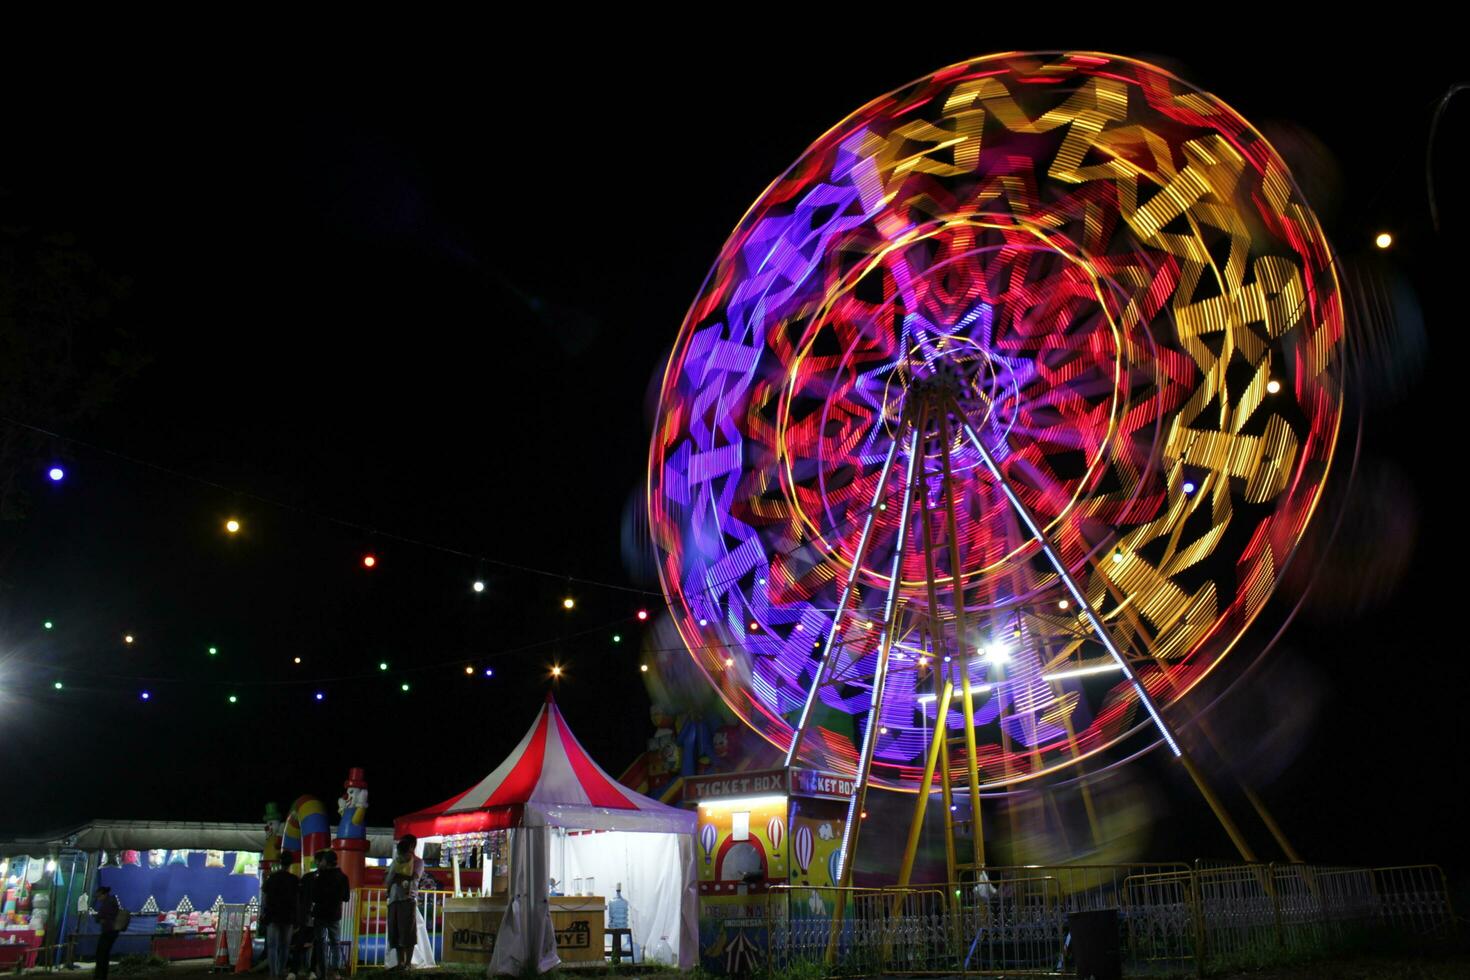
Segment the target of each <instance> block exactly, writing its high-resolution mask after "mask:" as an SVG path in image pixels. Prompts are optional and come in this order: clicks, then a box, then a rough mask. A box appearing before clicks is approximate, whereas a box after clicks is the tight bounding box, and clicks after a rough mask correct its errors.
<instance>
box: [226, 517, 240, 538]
mask: <svg viewBox="0 0 1470 980" xmlns="http://www.w3.org/2000/svg"><path fill="white" fill-rule="evenodd" d="M225 530H226V531H229V532H230V533H231V534H235V533H237V532H239V530H240V522H239V521H237V520H235V519H234V518H233V517H232V518H230V519H229V520H227V521H225Z"/></svg>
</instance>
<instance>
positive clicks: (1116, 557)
mask: <svg viewBox="0 0 1470 980" xmlns="http://www.w3.org/2000/svg"><path fill="white" fill-rule="evenodd" d="M1122 562H1123V549H1122V548H1114V549H1113V564H1114V565H1119V564H1122Z"/></svg>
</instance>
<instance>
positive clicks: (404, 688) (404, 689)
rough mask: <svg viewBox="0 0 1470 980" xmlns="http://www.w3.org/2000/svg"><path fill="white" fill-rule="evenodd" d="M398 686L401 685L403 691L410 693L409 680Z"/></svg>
mask: <svg viewBox="0 0 1470 980" xmlns="http://www.w3.org/2000/svg"><path fill="white" fill-rule="evenodd" d="M398 686H399V688H400V689H402V691H403V693H404V694H407V693H408V683H407V682H404V683H402V684H400V685H398Z"/></svg>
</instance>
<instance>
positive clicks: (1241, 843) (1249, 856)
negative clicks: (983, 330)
mask: <svg viewBox="0 0 1470 980" xmlns="http://www.w3.org/2000/svg"><path fill="white" fill-rule="evenodd" d="M950 410H951V411H953V412H954V413H955V417H956V418H957V419H958V420H959V422H960V426H961V428H963V429H964V432H965V435H966V436H967V437H968V438H969V440H970V444H971V445H972V446H974V447H975V450H976V451H977V452H978V453H979V454H980V459H981V461H982V462H983V463H984V464H985V468H986V469H987V470H989V471H990V475H991V477H992V478H993V479H994V480H995V481H996V484H997V486H999V487H1000V489H1001V492H1002V493H1004V494H1005V498H1006V500H1007V501H1008V502H1009V503H1010V505H1011V508H1012V509H1013V510H1015V512H1016V516H1018V517H1019V518H1020V519H1021V523H1023V524H1025V525H1026V528H1027V530H1029V531H1030V532H1031V535H1032V536H1033V537H1034V538H1035V539H1036V542H1037V544H1039V545H1040V546H1041V552H1042V554H1043V555H1045V556H1046V559H1047V561H1049V562H1050V563H1051V566H1052V568H1053V569H1055V570H1056V573H1057V576H1058V577H1059V578H1060V579H1061V580H1062V584H1064V585H1065V586H1066V587H1067V591H1068V592H1069V593H1071V595H1072V598H1073V599H1074V600H1075V601H1076V603H1077V606H1078V608H1080V609H1081V610H1082V615H1083V616H1084V617H1085V618H1086V619H1087V621H1088V623H1089V624H1091V626H1092V628H1093V631H1094V632H1095V633H1096V634H1097V638H1098V641H1099V642H1101V643H1102V645H1103V647H1104V648H1105V649H1106V650H1107V651H1108V654H1109V656H1111V657H1112V658H1113V660H1114V662H1116V663H1117V665H1118V667H1119V668H1120V669H1121V670H1122V671H1123V676H1124V677H1126V678H1127V679H1128V681H1129V683H1130V684H1131V685H1132V686H1133V690H1134V692H1135V693H1136V694H1137V696H1138V699H1139V702H1140V703H1141V704H1142V705H1143V706H1144V709H1145V710H1146V711H1147V712H1148V715H1149V717H1150V718H1152V719H1153V722H1154V725H1155V727H1157V728H1158V730H1159V734H1160V735H1162V736H1163V738H1164V744H1166V745H1167V746H1168V747H1169V749H1170V751H1172V752H1173V753H1174V757H1175V758H1177V759H1178V760H1179V762H1180V764H1181V765H1182V766H1183V767H1184V771H1185V772H1186V773H1188V774H1189V778H1190V779H1191V780H1193V781H1194V785H1195V788H1196V789H1198V790H1199V792H1200V795H1201V796H1203V797H1204V798H1205V802H1206V803H1207V804H1209V807H1210V809H1211V811H1213V812H1214V814H1215V819H1216V820H1219V821H1220V826H1221V827H1223V828H1224V829H1225V833H1226V835H1228V836H1229V838H1230V841H1231V843H1233V844H1234V845H1235V849H1236V850H1237V851H1239V852H1240V856H1241V857H1242V858H1243V859H1244V860H1245V861H1246V862H1247V863H1249V864H1255V863H1257V860H1258V859H1257V857H1256V854H1255V851H1254V850H1252V848H1251V846H1250V843H1249V842H1248V841H1247V840H1246V839H1245V836H1244V835H1243V834H1242V833H1241V832H1240V828H1239V827H1238V826H1237V825H1236V823H1235V820H1234V819H1233V818H1232V817H1231V816H1230V813H1229V811H1227V810H1226V809H1225V804H1224V803H1223V802H1222V801H1221V800H1220V797H1219V796H1218V795H1217V794H1216V793H1215V790H1214V787H1212V786H1211V785H1210V782H1209V780H1208V779H1206V778H1205V774H1204V773H1203V772H1201V771H1200V769H1199V767H1198V766H1196V765H1195V763H1194V760H1193V759H1191V758H1190V757H1189V754H1188V753H1187V752H1185V751H1184V748H1183V746H1181V745H1180V744H1179V739H1178V737H1177V736H1176V735H1175V734H1174V730H1173V729H1172V727H1171V726H1170V725H1169V723H1168V722H1167V721H1166V720H1165V719H1164V716H1163V714H1162V713H1161V712H1160V711H1159V708H1158V706H1157V705H1156V704H1154V700H1153V698H1152V697H1150V696H1149V693H1148V690H1147V689H1146V688H1145V687H1144V686H1143V682H1142V681H1140V680H1139V679H1138V675H1137V674H1135V673H1134V672H1133V668H1132V667H1131V666H1129V664H1128V661H1127V658H1125V657H1124V656H1123V654H1122V653H1121V652H1120V651H1119V650H1118V647H1117V645H1116V644H1115V643H1114V642H1113V637H1112V634H1110V633H1109V632H1108V629H1107V627H1106V626H1104V625H1103V621H1102V617H1100V616H1098V614H1097V610H1096V609H1094V608H1093V606H1092V603H1090V602H1088V601H1087V594H1086V593H1085V592H1083V591H1082V589H1081V588H1080V587H1079V586H1078V585H1077V582H1076V580H1075V579H1073V578H1072V574H1071V573H1070V572H1069V571H1067V566H1066V563H1065V562H1063V561H1062V560H1061V556H1060V555H1058V554H1057V552H1056V549H1055V547H1053V545H1052V543H1051V541H1050V540H1048V539H1047V537H1046V532H1045V531H1043V530H1042V529H1041V526H1040V525H1039V524H1037V523H1036V518H1035V517H1033V516H1032V514H1031V511H1030V509H1029V508H1028V507H1027V506H1026V505H1025V504H1024V503H1022V501H1021V498H1020V497H1018V496H1016V492H1015V490H1013V489H1012V488H1011V484H1010V481H1009V480H1007V479H1006V476H1005V474H1004V473H1003V472H1002V471H1001V468H1000V467H999V466H998V465H997V464H996V462H995V457H993V456H991V454H990V451H989V450H988V449H986V448H985V444H984V443H983V442H982V441H981V440H980V437H979V436H977V435H976V434H975V430H974V429H973V428H971V427H970V424H969V422H967V421H966V420H965V416H964V413H963V412H962V411H961V409H960V407H959V405H958V404H952V405H951V406H950ZM976 802H977V803H978V800H977V801H976Z"/></svg>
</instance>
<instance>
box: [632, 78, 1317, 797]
mask: <svg viewBox="0 0 1470 980" xmlns="http://www.w3.org/2000/svg"><path fill="white" fill-rule="evenodd" d="M1342 331H1343V314H1342V303H1341V297H1340V295H1339V289H1338V283H1337V279H1336V274H1335V270H1334V266H1333V262H1332V259H1331V254H1330V250H1329V247H1328V244H1327V242H1326V239H1325V237H1324V235H1323V233H1322V231H1321V229H1320V227H1319V225H1318V223H1317V220H1316V218H1315V217H1314V215H1313V214H1312V212H1311V210H1310V208H1309V207H1308V205H1307V203H1306V202H1305V200H1304V198H1303V196H1302V195H1301V193H1300V191H1299V190H1298V189H1297V187H1296V185H1295V184H1294V183H1293V181H1292V178H1291V176H1290V174H1289V173H1288V171H1287V168H1286V166H1285V164H1284V163H1283V162H1282V161H1281V159H1280V157H1279V156H1278V155H1277V154H1276V153H1275V151H1274V150H1273V149H1272V148H1271V147H1270V146H1269V144H1268V143H1267V142H1266V141H1265V139H1263V138H1262V137H1261V136H1260V134H1259V133H1257V132H1256V131H1255V130H1254V129H1253V128H1252V127H1251V126H1250V125H1249V124H1248V123H1247V122H1246V121H1245V120H1244V119H1242V118H1241V117H1240V116H1239V115H1237V114H1236V113H1235V112H1234V111H1233V110H1231V109H1230V108H1229V107H1228V106H1226V105H1225V104H1223V103H1222V102H1221V101H1219V100H1218V99H1216V98H1215V97H1213V96H1211V95H1208V94H1206V93H1204V92H1201V91H1199V90H1197V89H1194V88H1192V87H1190V86H1189V85H1187V84H1186V83H1184V82H1182V81H1180V80H1179V79H1178V78H1175V77H1173V76H1172V75H1170V74H1168V73H1166V72H1164V71H1162V70H1161V69H1158V68H1156V67H1153V66H1150V65H1147V64H1144V63H1141V62H1138V61H1133V60H1129V59H1125V58H1120V57H1115V56H1111V55H1098V54H1078V53H1070V54H1025V55H1021V54H1009V55H1001V56H994V57H986V58H980V59H977V60H974V61H970V62H966V63H963V64H959V65H955V66H952V67H950V68H946V69H944V70H943V71H939V72H936V73H935V74H933V75H930V76H928V77H926V78H924V79H921V80H919V81H917V82H914V83H912V84H910V85H907V86H904V87H903V88H901V89H899V90H898V91H896V92H893V93H891V94H889V95H887V96H885V97H883V98H880V99H878V100H876V101H874V102H872V103H870V104H868V105H867V106H865V107H863V108H862V109H860V110H858V111H857V112H855V113H853V114H852V115H851V116H849V117H848V118H847V119H845V120H843V121H842V122H841V123H839V124H838V125H837V126H835V127H833V128H832V129H831V130H830V131H828V132H827V133H826V134H825V135H824V136H822V137H821V138H820V139H819V140H818V141H817V142H816V143H815V144H813V145H812V146H811V147H810V148H809V149H808V150H807V151H806V153H804V154H803V155H802V157H801V158H800V159H799V160H798V161H797V162H796V163H795V164H794V165H792V167H791V168H790V169H788V170H787V171H786V173H784V174H783V175H782V176H780V177H779V178H778V179H777V180H776V181H775V182H773V183H772V184H771V185H770V187H768V188H767V189H766V191H765V192H764V193H763V194H762V195H761V197H760V198H759V199H758V200H757V201H756V203H755V204H754V205H753V206H752V207H751V209H750V210H749V212H748V213H747V214H746V215H745V217H744V218H743V219H742V220H741V222H740V224H739V225H738V226H737V228H736V229H735V231H734V232H733V234H732V235H731V236H730V239H729V240H728V242H727V243H726V244H725V246H724V248H723V249H722V250H721V251H720V254H719V256H718V258H717V259H716V261H715V264H714V267H713V268H712V269H711V271H710V273H709V276H708V278H707V279H706V281H705V284H704V286H703V288H702V289H701V291H700V293H699V295H698V297H697V299H696V300H695V302H694V304H693V305H692V307H691V308H690V310H689V313H688V315H687V317H686V319H685V321H684V323H683V326H682V329H681V330H680V333H679V336H678V339H677V342H676V344H675V346H674V352H673V355H672V358H671V360H670V362H669V365H668V368H667V370H666V373H665V376H664V379H663V384H662V388H661V400H660V407H659V414H658V419H657V423H656V427H655V433H654V436H653V442H652V448H651V459H650V466H649V482H648V506H649V514H650V526H651V530H652V534H653V538H654V543H655V546H656V549H657V554H658V558H659V566H660V573H661V575H662V579H663V584H664V589H665V592H666V594H667V596H668V599H669V604H670V608H671V610H672V613H673V616H674V621H675V623H676V625H677V627H678V629H679V632H680V635H681V637H682V639H683V641H684V643H685V645H686V646H687V647H688V649H689V652H690V654H691V655H692V656H693V658H694V660H695V661H696V663H698V665H699V666H700V668H701V669H702V670H703V672H704V673H705V675H706V676H707V677H708V680H709V682H710V684H712V685H713V686H714V687H715V689H717V690H718V691H719V693H720V695H721V696H722V697H723V699H724V700H725V701H726V703H728V705H729V706H730V707H731V709H732V710H733V711H734V712H735V713H736V714H737V715H738V716H739V717H740V718H742V719H743V720H744V721H745V722H746V723H747V724H749V725H750V726H751V727H752V728H754V729H755V730H756V731H757V732H759V733H760V734H761V735H762V736H763V737H764V738H765V739H767V740H768V741H769V742H771V743H772V744H773V745H775V746H776V747H777V748H779V749H780V750H781V751H782V752H784V753H785V757H786V761H787V764H788V765H791V764H797V763H809V764H817V765H821V766H824V767H827V768H833V769H837V770H840V771H844V772H848V773H852V774H854V775H855V776H857V777H858V778H857V784H858V785H859V786H860V787H866V786H867V785H875V786H881V787H886V788H893V789H904V790H914V789H918V788H920V787H926V788H927V787H929V786H931V785H932V780H933V779H934V778H935V774H936V770H937V771H938V775H939V777H940V778H941V779H945V780H949V779H953V780H955V781H956V782H957V783H958V784H960V785H966V786H967V787H968V789H969V791H970V793H971V798H972V799H978V798H979V794H980V793H981V792H984V791H986V790H987V789H989V790H994V789H996V788H1000V787H1008V786H1017V785H1021V784H1025V783H1027V782H1028V781H1032V780H1037V779H1040V778H1041V777H1044V776H1047V775H1049V774H1053V773H1058V772H1061V771H1063V770H1067V769H1069V768H1072V767H1077V768H1081V769H1086V768H1088V767H1094V768H1095V767H1097V766H1101V765H1104V764H1107V762H1108V758H1109V753H1110V750H1112V749H1114V748H1115V747H1117V746H1119V745H1121V744H1122V743H1124V742H1125V740H1129V739H1148V738H1153V739H1157V740H1159V741H1161V742H1162V743H1163V744H1164V745H1165V746H1166V747H1167V748H1168V749H1169V750H1170V751H1172V752H1173V753H1174V754H1175V755H1180V754H1181V752H1182V749H1181V747H1180V745H1179V742H1178V737H1177V734H1176V731H1175V723H1174V722H1173V721H1172V720H1171V707H1174V706H1176V705H1177V704H1178V703H1179V702H1180V700H1181V699H1183V698H1184V697H1185V696H1186V695H1187V694H1188V693H1189V692H1190V690H1191V689H1193V688H1194V687H1195V686H1196V685H1198V684H1199V683H1200V682H1201V680H1202V679H1204V678H1205V677H1206V675H1208V674H1209V673H1210V671H1211V670H1212V669H1214V668H1215V667H1216V666H1217V665H1218V664H1219V663H1220V662H1221V661H1222V659H1223V658H1224V657H1225V656H1226V655H1227V654H1228V653H1229V652H1230V650H1231V648H1232V646H1234V645H1235V644H1236V642H1237V641H1238V640H1239V639H1240V637H1241V636H1242V634H1243V633H1244V632H1245V630H1246V628H1247V627H1248V626H1249V625H1250V624H1251V622H1252V621H1253V619H1254V618H1255V617H1256V616H1257V614H1258V613H1259V612H1260V611H1261V609H1262V607H1263V605H1264V604H1265V602H1266V600H1267V598H1268V597H1269V596H1270V594H1271V593H1272V590H1273V588H1274V586H1275V584H1276V583H1277V581H1278V580H1279V578H1280V575H1281V572H1282V569H1283V566H1284V565H1285V563H1286V561H1287V560H1288V558H1289V557H1290V556H1291V554H1292V553H1293V550H1294V548H1295V546H1296V544H1297V542H1298V541H1299V539H1300V537H1301V535H1302V533H1303V530H1304V528H1305V526H1306V524H1307V522H1308V520H1309V518H1310V517H1311V515H1312V513H1313V511H1314V509H1315V507H1316V505H1317V502H1318V500H1319V498H1320V496H1321V493H1322V490H1323V486H1324V481H1325V480H1326V477H1327V474H1328V471H1329V469H1330V467H1331V464H1332V460H1333V454H1334V449H1335V447H1336V444H1337V436H1338V431H1339V427H1340V423H1341V415H1342V391H1341V388H1340V380H1341V377H1340V363H1339V360H1340V350H1341V345H1342ZM951 740H953V741H951ZM952 744H953V745H955V746H956V748H955V749H954V750H953V751H951V748H950V747H951V745H952ZM1184 761H1185V764H1186V765H1188V764H1189V763H1188V759H1187V757H1185V759H1184ZM1192 774H1193V775H1196V776H1197V773H1194V772H1193V771H1192ZM1197 778H1198V777H1197ZM1202 788H1203V786H1202ZM861 791H862V790H860V792H861ZM921 795H927V793H925V794H921ZM855 806H860V801H859V802H857V803H856V804H855ZM849 823H852V821H849Z"/></svg>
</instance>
